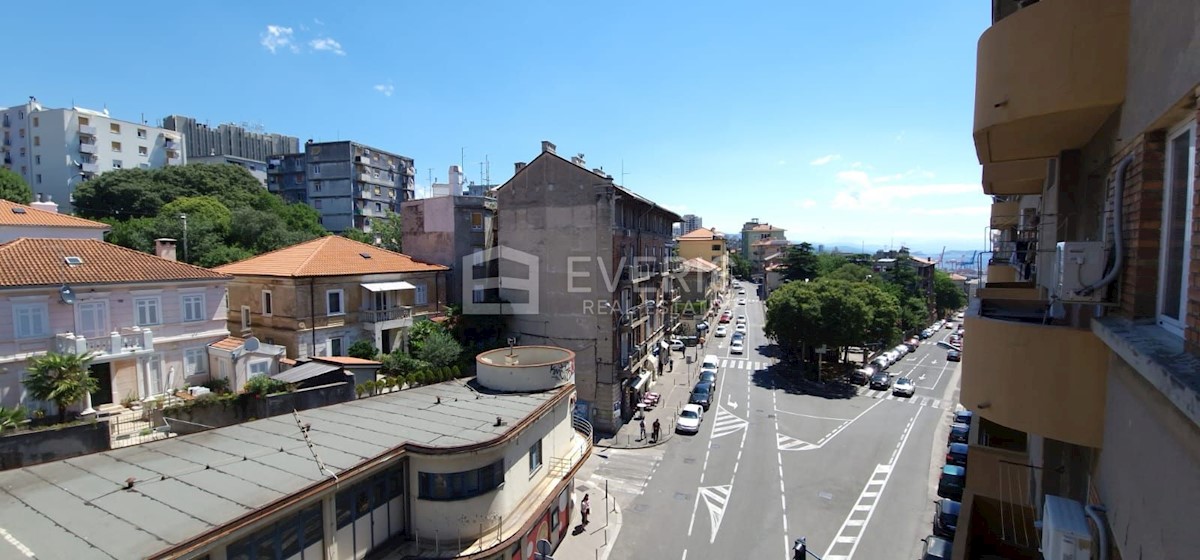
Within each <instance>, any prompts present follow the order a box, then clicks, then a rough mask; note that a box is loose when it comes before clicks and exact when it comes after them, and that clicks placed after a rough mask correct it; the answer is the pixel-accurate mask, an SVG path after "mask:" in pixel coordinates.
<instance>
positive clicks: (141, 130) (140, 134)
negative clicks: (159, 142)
mask: <svg viewBox="0 0 1200 560" xmlns="http://www.w3.org/2000/svg"><path fill="white" fill-rule="evenodd" d="M137 137H138V138H141V139H143V140H145V139H146V129H144V128H139V129H137Z"/></svg>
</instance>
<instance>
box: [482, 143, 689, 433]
mask: <svg viewBox="0 0 1200 560" xmlns="http://www.w3.org/2000/svg"><path fill="white" fill-rule="evenodd" d="M515 170H516V173H515V174H514V175H513V177H512V178H511V179H509V180H508V182H506V183H504V184H503V185H501V186H500V187H499V188H498V189H497V191H496V192H497V203H498V208H499V213H498V217H497V219H498V221H499V228H498V233H497V245H498V247H499V248H500V249H501V257H502V258H503V260H502V261H501V262H500V264H499V275H500V297H501V299H502V300H503V301H505V302H508V303H506V304H504V307H503V308H502V309H503V310H505V311H506V313H507V314H506V319H507V322H508V327H509V330H510V331H511V333H512V336H515V337H517V338H518V339H519V340H520V343H521V344H549V345H557V346H563V347H566V348H568V349H570V350H572V351H574V352H575V353H576V355H578V356H579V359H578V361H577V362H576V365H577V367H578V370H577V372H576V375H577V386H578V388H579V408H580V413H581V414H582V415H584V417H586V418H588V419H590V420H591V421H592V422H593V423H594V424H596V425H597V426H598V428H599V429H601V430H605V431H615V430H616V429H617V428H618V427H620V426H621V424H622V423H623V422H625V421H628V419H629V418H630V417H631V416H632V414H633V412H634V411H635V410H636V406H635V405H636V403H637V402H638V399H639V398H640V396H639V395H640V394H641V393H642V392H644V391H645V390H646V389H647V388H648V387H649V386H650V385H651V384H653V382H654V379H655V378H656V377H657V375H658V372H659V371H660V368H661V367H664V366H665V361H664V362H660V361H659V360H658V357H657V356H658V353H659V352H660V350H661V348H662V346H663V345H664V342H665V336H666V335H667V334H668V333H669V332H671V331H672V330H673V329H674V328H675V326H676V325H677V324H678V323H677V317H674V316H673V315H672V314H670V313H668V310H669V308H670V306H669V305H664V302H667V301H671V300H672V298H673V297H674V295H673V294H672V286H671V283H672V282H671V278H670V272H671V271H672V270H675V266H676V265H675V263H673V262H671V258H670V247H669V245H670V244H671V228H672V226H673V225H674V224H675V223H676V222H678V221H679V220H680V217H679V215H678V214H676V213H674V212H671V211H670V210H667V209H666V208H664V207H662V206H661V205H659V204H657V203H655V202H654V201H652V200H648V199H646V198H643V197H641V196H639V195H637V194H635V193H634V192H632V191H630V190H628V189H626V188H624V187H621V186H619V185H617V184H615V183H613V179H612V176H611V175H608V174H607V173H604V171H603V170H600V169H588V167H587V166H586V163H585V162H584V160H583V158H582V157H580V156H574V157H572V158H571V159H570V160H568V159H565V158H563V157H561V156H559V155H558V154H557V153H556V148H555V146H554V144H552V143H550V142H542V151H541V153H539V154H538V156H537V157H536V158H534V159H533V161H531V162H530V163H529V164H528V165H526V164H524V163H517V164H516V166H515ZM506 251H507V252H508V253H507V254H510V255H514V256H516V257H518V258H519V259H523V260H524V262H522V261H521V260H518V258H508V257H507V256H506V253H505V252H506ZM515 305H519V306H521V307H514V306H515Z"/></svg>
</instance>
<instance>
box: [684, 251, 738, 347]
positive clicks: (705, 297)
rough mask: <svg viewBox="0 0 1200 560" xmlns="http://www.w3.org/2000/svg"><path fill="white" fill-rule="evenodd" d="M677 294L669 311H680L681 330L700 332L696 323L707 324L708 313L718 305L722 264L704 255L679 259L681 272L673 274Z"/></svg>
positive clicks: (713, 311)
mask: <svg viewBox="0 0 1200 560" xmlns="http://www.w3.org/2000/svg"><path fill="white" fill-rule="evenodd" d="M675 287H676V289H677V292H676V293H677V294H678V298H677V300H676V301H675V302H674V305H673V308H672V313H678V314H679V323H680V328H679V330H680V333H681V334H685V335H688V336H692V335H695V336H701V335H703V334H704V333H702V332H700V330H701V329H699V328H698V327H699V325H700V324H701V323H705V324H707V323H708V321H709V319H710V317H709V316H710V315H712V314H715V313H716V311H717V309H719V308H720V306H721V303H720V299H721V291H722V289H723V288H724V287H725V285H724V284H722V283H721V268H720V267H719V266H717V265H715V264H713V263H712V262H710V261H708V260H707V259H704V258H701V257H694V258H691V259H687V260H684V261H683V262H681V263H680V272H679V274H678V275H677V276H676V278H675Z"/></svg>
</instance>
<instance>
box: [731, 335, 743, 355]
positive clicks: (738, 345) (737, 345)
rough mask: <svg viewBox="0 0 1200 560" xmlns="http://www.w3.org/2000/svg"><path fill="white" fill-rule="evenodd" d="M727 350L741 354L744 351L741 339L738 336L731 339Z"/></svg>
mask: <svg viewBox="0 0 1200 560" xmlns="http://www.w3.org/2000/svg"><path fill="white" fill-rule="evenodd" d="M729 351H730V352H731V353H734V354H741V353H743V352H745V351H746V346H745V344H743V343H742V339H740V338H739V339H737V340H735V341H733V344H730V345H729Z"/></svg>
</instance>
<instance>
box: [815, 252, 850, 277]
mask: <svg viewBox="0 0 1200 560" xmlns="http://www.w3.org/2000/svg"><path fill="white" fill-rule="evenodd" d="M849 262H850V261H849V259H847V258H846V257H844V256H842V255H834V254H831V253H818V254H817V276H820V277H824V276H829V275H830V274H832V273H833V272H834V271H835V270H837V269H839V268H841V267H842V266H843V265H845V264H847V263H849Z"/></svg>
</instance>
